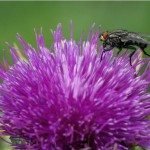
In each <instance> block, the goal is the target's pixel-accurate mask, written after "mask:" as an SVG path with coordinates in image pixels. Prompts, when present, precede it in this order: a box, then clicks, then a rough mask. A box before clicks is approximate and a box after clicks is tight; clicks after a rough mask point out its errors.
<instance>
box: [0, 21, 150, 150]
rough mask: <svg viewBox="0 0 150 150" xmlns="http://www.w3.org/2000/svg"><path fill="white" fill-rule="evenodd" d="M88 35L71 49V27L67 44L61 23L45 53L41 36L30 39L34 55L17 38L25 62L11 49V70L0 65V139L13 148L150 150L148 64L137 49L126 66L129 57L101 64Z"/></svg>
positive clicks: (95, 41) (93, 39) (95, 39)
mask: <svg viewBox="0 0 150 150" xmlns="http://www.w3.org/2000/svg"><path fill="white" fill-rule="evenodd" d="M93 28H94V26H92V28H91V29H90V32H89V35H88V38H87V41H85V42H82V40H80V41H79V43H76V42H75V41H74V39H73V31H72V27H71V37H70V39H69V40H67V39H65V38H64V37H63V34H62V26H61V24H59V25H58V27H57V29H56V31H52V34H53V36H54V43H53V45H52V47H51V49H50V50H49V49H48V48H47V47H46V46H45V44H44V39H43V35H42V32H41V33H40V35H38V34H37V33H36V32H35V33H36V41H37V51H36V50H35V49H34V48H33V47H32V46H31V45H29V44H26V43H25V41H24V40H23V39H22V38H21V36H20V35H18V36H17V37H18V40H19V41H20V43H21V45H22V47H23V51H22V53H24V55H25V56H26V58H27V59H24V57H23V56H22V55H21V51H18V48H16V47H15V48H14V47H12V46H9V48H10V51H11V54H12V58H13V61H14V65H13V66H10V65H9V64H8V63H7V61H6V59H4V60H5V61H4V62H5V63H4V65H3V66H2V67H1V68H0V77H1V79H2V81H3V82H2V83H1V84H0V109H1V111H2V113H1V116H0V123H1V126H0V130H1V133H0V135H1V136H4V135H9V136H10V137H11V139H12V141H13V143H10V144H11V145H12V146H13V147H14V148H16V149H27V150H31V149H32V150H81V149H82V150H83V149H84V150H85V149H86V150H90V149H91V150H128V149H130V148H131V147H132V146H143V147H146V148H150V120H149V119H148V116H149V115H150V94H149V93H148V92H147V89H148V85H149V83H150V64H149V63H147V62H148V61H149V58H148V59H141V57H140V54H141V53H140V50H138V51H137V52H136V54H135V55H134V56H133V58H132V61H133V66H130V63H129V59H128V58H129V57H128V53H127V51H126V52H124V53H123V54H122V55H121V56H119V57H113V51H111V52H107V53H105V55H104V57H103V59H102V61H101V62H100V58H101V53H102V51H103V47H101V46H100V45H99V39H98V37H99V34H100V29H98V31H97V32H96V33H93ZM146 64H147V66H146V68H145V70H144V72H143V73H142V74H141V70H142V69H143V67H145V65H146ZM14 141H16V143H15V142H14ZM18 141H19V142H18Z"/></svg>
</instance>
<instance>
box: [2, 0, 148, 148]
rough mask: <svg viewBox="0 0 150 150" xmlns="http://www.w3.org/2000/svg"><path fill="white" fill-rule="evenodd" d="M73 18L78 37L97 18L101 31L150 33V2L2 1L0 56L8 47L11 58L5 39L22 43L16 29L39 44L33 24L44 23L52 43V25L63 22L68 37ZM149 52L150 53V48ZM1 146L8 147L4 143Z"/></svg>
mask: <svg viewBox="0 0 150 150" xmlns="http://www.w3.org/2000/svg"><path fill="white" fill-rule="evenodd" d="M70 20H72V21H73V28H74V37H75V39H76V40H79V38H80V35H81V32H82V31H84V39H86V36H87V33H88V31H89V28H90V26H91V25H92V24H93V23H94V22H95V23H96V26H95V30H96V29H97V28H98V26H99V25H101V27H102V28H101V30H102V31H105V30H113V29H127V30H130V31H135V32H142V33H147V34H150V2H119V1H118V2H112V1H105V2H61V1H59V2H50V1H49V2H0V59H2V57H3V49H5V53H6V55H7V58H8V59H9V62H11V57H10V53H9V50H8V48H7V46H6V44H5V42H9V43H10V44H13V43H16V44H17V45H19V43H18V42H17V39H16V34H17V33H19V34H20V35H21V36H22V37H23V38H24V39H25V41H26V42H28V43H31V44H32V45H33V46H36V42H35V35H34V28H36V30H37V31H38V32H39V31H40V28H41V27H42V28H43V34H44V38H45V43H46V45H47V46H48V47H50V45H51V43H52V41H53V37H52V35H51V33H50V29H53V30H55V29H56V26H57V24H58V23H62V25H63V33H64V35H65V36H66V37H67V38H69V31H70V29H69V26H70ZM19 46H20V45H19ZM147 52H149V53H150V48H148V49H147ZM136 149H138V150H139V149H140V148H136ZM0 150H9V148H8V147H6V145H5V144H4V143H1V145H0Z"/></svg>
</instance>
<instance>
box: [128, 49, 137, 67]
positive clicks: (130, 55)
mask: <svg viewBox="0 0 150 150" xmlns="http://www.w3.org/2000/svg"><path fill="white" fill-rule="evenodd" d="M135 51H136V50H134V51H133V52H132V53H131V54H130V56H129V57H130V65H131V66H132V60H131V58H132V56H133V55H134V53H135Z"/></svg>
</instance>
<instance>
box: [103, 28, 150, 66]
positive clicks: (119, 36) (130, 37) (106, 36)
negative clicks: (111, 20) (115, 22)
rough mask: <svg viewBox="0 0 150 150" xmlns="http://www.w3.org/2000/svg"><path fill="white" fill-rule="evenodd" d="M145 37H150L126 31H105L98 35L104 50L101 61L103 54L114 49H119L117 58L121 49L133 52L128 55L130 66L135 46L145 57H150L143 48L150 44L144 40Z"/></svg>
mask: <svg viewBox="0 0 150 150" xmlns="http://www.w3.org/2000/svg"><path fill="white" fill-rule="evenodd" d="M146 37H150V35H148V34H142V33H136V32H129V31H127V30H114V31H112V32H108V31H105V32H104V33H102V34H101V35H100V38H101V40H102V41H103V48H104V50H103V53H102V55H101V60H102V57H103V54H104V53H105V52H107V51H111V50H112V49H113V48H115V47H116V48H118V49H119V50H118V52H117V56H118V55H119V53H120V52H121V50H122V49H123V48H127V49H131V50H133V51H132V52H131V53H130V55H129V57H130V65H131V66H132V59H131V58H132V56H133V55H134V53H135V51H136V48H135V46H137V47H139V48H140V49H141V50H142V52H143V53H144V54H145V55H147V56H149V57H150V55H149V54H148V53H147V52H146V51H145V48H146V47H147V46H148V45H149V44H150V42H149V41H147V40H146V39H145V38H146Z"/></svg>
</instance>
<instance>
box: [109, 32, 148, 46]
mask: <svg viewBox="0 0 150 150" xmlns="http://www.w3.org/2000/svg"><path fill="white" fill-rule="evenodd" d="M109 36H110V37H117V38H119V39H120V40H121V41H122V42H128V41H132V42H133V43H134V42H137V43H144V44H150V42H149V41H147V40H146V39H144V37H145V38H146V37H150V35H148V34H142V33H136V32H129V31H127V30H114V31H112V32H111V33H110V34H109Z"/></svg>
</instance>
